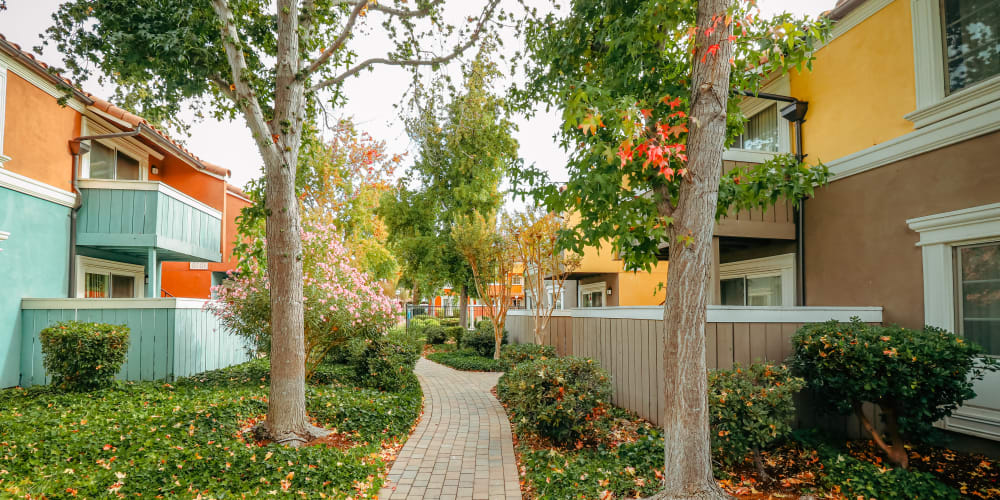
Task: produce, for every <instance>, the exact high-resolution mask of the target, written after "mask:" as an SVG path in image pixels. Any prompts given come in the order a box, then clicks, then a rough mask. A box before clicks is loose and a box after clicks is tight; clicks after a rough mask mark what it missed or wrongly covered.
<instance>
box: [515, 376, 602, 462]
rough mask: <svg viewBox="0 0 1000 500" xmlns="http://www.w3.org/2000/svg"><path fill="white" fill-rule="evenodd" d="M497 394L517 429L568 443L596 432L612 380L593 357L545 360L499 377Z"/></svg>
mask: <svg viewBox="0 0 1000 500" xmlns="http://www.w3.org/2000/svg"><path fill="white" fill-rule="evenodd" d="M497 397H498V398H499V399H500V401H502V402H503V403H504V404H505V405H506V406H507V410H508V411H509V412H510V414H511V421H512V422H513V423H514V426H515V429H516V430H517V432H519V433H531V434H536V435H539V436H542V437H546V438H549V439H551V440H552V441H554V442H556V443H559V444H569V443H572V442H573V441H575V440H578V439H580V440H592V439H595V438H597V437H598V436H597V433H596V428H595V420H597V419H599V417H600V416H601V415H603V414H604V413H605V412H606V411H607V409H608V406H609V405H610V400H611V380H610V377H609V376H608V374H607V372H605V371H604V370H603V369H602V368H601V367H600V364H598V363H597V362H595V361H594V360H592V359H589V358H588V359H585V358H576V357H565V358H553V359H544V360H538V361H534V362H531V363H525V364H521V365H518V366H516V367H514V368H513V369H512V370H510V371H509V372H507V373H505V374H504V375H503V376H501V377H500V381H499V382H497Z"/></svg>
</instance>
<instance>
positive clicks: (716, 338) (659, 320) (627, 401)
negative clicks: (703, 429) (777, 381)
mask: <svg viewBox="0 0 1000 500" xmlns="http://www.w3.org/2000/svg"><path fill="white" fill-rule="evenodd" d="M853 316H857V317H859V318H861V320H862V321H865V322H869V323H881V321H882V308H881V307H732V306H709V307H708V321H707V324H706V325H705V350H706V353H705V357H706V362H707V364H708V368H709V369H728V368H731V367H732V366H733V364H734V363H740V364H741V365H748V364H750V363H753V362H755V361H764V360H768V361H782V360H784V359H785V358H787V357H788V356H789V355H790V354H791V352H792V343H791V338H792V335H793V334H794V333H795V331H796V330H798V328H799V327H801V326H802V325H804V324H806V323H818V322H823V321H828V320H831V319H836V320H839V321H848V320H849V319H850V318H851V317H853ZM507 329H508V331H509V332H510V334H509V335H510V341H511V343H515V344H522V343H533V342H534V316H532V315H531V311H511V312H509V313H508V317H507ZM663 334H664V330H663V308H662V307H658V306H651V307H603V308H590V309H587V308H583V309H569V310H561V311H556V312H554V313H553V317H552V319H551V321H550V323H549V328H548V331H547V332H545V334H544V335H543V337H542V343H543V344H548V345H553V346H555V347H556V352H557V353H558V354H559V355H560V356H581V357H588V358H593V359H595V360H597V361H599V362H600V363H601V366H602V367H604V369H605V370H607V371H608V373H610V374H611V382H612V403H614V404H615V405H617V406H620V407H622V408H627V409H629V410H632V411H634V412H636V413H637V414H638V415H639V416H641V417H643V418H645V419H647V420H649V421H651V422H653V423H656V424H659V423H660V416H661V415H662V414H663V394H664V387H663V383H664V381H663ZM813 417H814V416H813V415H800V420H810V419H813ZM833 425H835V426H848V424H846V423H844V420H843V419H838V420H837V422H836V423H834V424H833ZM845 430H848V433H849V434H854V431H850V430H849V429H847V427H845ZM855 430H856V429H855Z"/></svg>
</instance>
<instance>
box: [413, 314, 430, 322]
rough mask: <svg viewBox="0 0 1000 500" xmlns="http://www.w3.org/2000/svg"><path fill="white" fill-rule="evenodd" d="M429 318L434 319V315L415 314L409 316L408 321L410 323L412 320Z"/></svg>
mask: <svg viewBox="0 0 1000 500" xmlns="http://www.w3.org/2000/svg"><path fill="white" fill-rule="evenodd" d="M429 319H434V316H430V315H427V314H415V315H413V316H412V317H411V318H410V322H411V323H412V322H413V321H427V320H429ZM435 321H436V320H435Z"/></svg>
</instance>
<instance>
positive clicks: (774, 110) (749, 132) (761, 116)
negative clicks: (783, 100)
mask: <svg viewBox="0 0 1000 500" xmlns="http://www.w3.org/2000/svg"><path fill="white" fill-rule="evenodd" d="M778 143H779V139H778V106H777V105H771V106H768V107H767V108H765V109H764V110H763V111H761V112H759V113H757V114H755V115H753V116H751V117H750V119H748V120H747V122H746V124H745V125H744V126H743V133H742V134H740V136H739V137H737V138H736V142H734V143H733V147H734V148H736V149H745V150H749V151H765V152H768V153H777V152H778V149H779V147H778V146H779V144H778Z"/></svg>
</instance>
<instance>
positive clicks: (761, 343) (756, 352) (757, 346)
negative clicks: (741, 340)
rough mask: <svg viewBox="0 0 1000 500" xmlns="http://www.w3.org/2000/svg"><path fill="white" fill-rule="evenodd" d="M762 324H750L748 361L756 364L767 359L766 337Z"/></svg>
mask: <svg viewBox="0 0 1000 500" xmlns="http://www.w3.org/2000/svg"><path fill="white" fill-rule="evenodd" d="M766 326H767V325H765V324H764V323H751V324H750V361H751V362H752V363H756V362H758V361H764V360H766V359H767V336H766V334H765V332H766Z"/></svg>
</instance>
